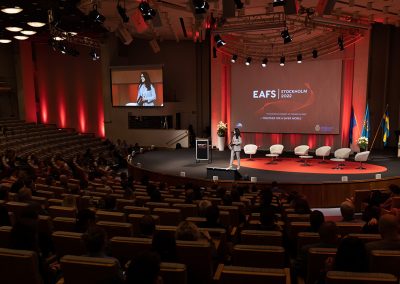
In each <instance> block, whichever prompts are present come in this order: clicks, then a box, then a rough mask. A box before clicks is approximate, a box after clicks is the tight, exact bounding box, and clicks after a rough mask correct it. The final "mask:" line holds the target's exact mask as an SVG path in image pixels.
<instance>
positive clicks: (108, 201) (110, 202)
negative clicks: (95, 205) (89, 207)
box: [99, 195, 117, 211]
mask: <svg viewBox="0 0 400 284" xmlns="http://www.w3.org/2000/svg"><path fill="white" fill-rule="evenodd" d="M116 206H117V199H116V198H115V197H114V196H109V195H107V196H105V197H104V198H103V199H102V200H101V204H99V208H100V209H102V210H106V211H116V210H117V209H116Z"/></svg>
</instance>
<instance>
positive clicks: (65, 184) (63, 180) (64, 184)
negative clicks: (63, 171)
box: [60, 175, 69, 191]
mask: <svg viewBox="0 0 400 284" xmlns="http://www.w3.org/2000/svg"><path fill="white" fill-rule="evenodd" d="M60 187H62V188H64V189H66V190H67V191H69V188H68V177H67V176H66V175H60Z"/></svg>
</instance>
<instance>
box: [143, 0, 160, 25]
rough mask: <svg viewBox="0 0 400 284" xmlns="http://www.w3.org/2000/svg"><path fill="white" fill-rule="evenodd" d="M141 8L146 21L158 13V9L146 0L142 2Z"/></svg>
mask: <svg viewBox="0 0 400 284" xmlns="http://www.w3.org/2000/svg"><path fill="white" fill-rule="evenodd" d="M139 10H140V13H141V14H142V16H143V19H144V20H145V21H147V20H151V19H153V17H154V16H155V15H156V10H154V9H153V8H151V7H150V5H149V3H147V2H146V1H142V2H140V4H139Z"/></svg>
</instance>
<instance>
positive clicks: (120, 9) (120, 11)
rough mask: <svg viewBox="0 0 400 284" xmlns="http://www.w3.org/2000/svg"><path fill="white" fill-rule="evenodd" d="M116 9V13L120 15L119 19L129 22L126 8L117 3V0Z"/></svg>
mask: <svg viewBox="0 0 400 284" xmlns="http://www.w3.org/2000/svg"><path fill="white" fill-rule="evenodd" d="M117 11H118V14H119V15H120V16H121V19H122V21H123V22H124V23H127V22H129V17H128V16H127V15H126V9H125V7H122V6H121V5H120V4H119V2H118V5H117Z"/></svg>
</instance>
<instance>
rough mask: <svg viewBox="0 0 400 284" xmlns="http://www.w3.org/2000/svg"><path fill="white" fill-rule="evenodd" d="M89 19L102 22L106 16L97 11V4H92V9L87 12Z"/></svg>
mask: <svg viewBox="0 0 400 284" xmlns="http://www.w3.org/2000/svg"><path fill="white" fill-rule="evenodd" d="M88 16H89V19H91V20H92V21H93V22H95V23H99V24H102V23H104V21H105V20H106V17H104V16H103V15H102V14H100V13H99V11H97V5H93V10H92V11H90V13H89V15H88Z"/></svg>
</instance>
